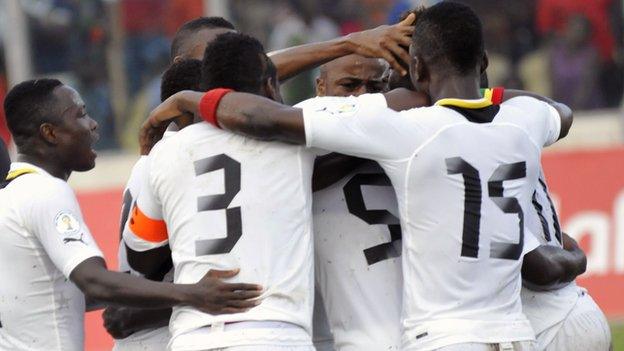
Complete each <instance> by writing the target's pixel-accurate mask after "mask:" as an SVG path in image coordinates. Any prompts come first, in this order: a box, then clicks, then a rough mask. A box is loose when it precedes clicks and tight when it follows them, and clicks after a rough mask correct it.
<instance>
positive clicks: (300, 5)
mask: <svg viewBox="0 0 624 351" xmlns="http://www.w3.org/2000/svg"><path fill="white" fill-rule="evenodd" d="M278 12H279V13H278V15H277V23H276V24H275V27H274V28H273V31H272V32H271V36H270V37H269V48H270V51H273V50H279V49H284V48H287V47H291V46H297V45H302V44H308V43H315V42H320V41H325V40H330V39H333V38H336V37H338V36H339V35H340V31H339V28H338V26H337V25H336V24H335V23H334V22H332V21H331V20H330V19H329V18H327V17H326V16H323V15H322V14H321V13H320V11H319V9H318V5H317V3H316V2H314V1H308V0H289V1H283V2H282V3H281V6H280V7H279V10H278ZM282 91H283V97H284V101H285V102H286V103H289V104H294V103H297V102H300V101H302V100H305V99H307V98H309V97H310V96H312V95H313V94H314V73H313V72H305V73H302V74H300V75H298V76H297V77H295V78H293V79H291V80H290V81H289V82H288V83H286V84H284V85H283V90H282Z"/></svg>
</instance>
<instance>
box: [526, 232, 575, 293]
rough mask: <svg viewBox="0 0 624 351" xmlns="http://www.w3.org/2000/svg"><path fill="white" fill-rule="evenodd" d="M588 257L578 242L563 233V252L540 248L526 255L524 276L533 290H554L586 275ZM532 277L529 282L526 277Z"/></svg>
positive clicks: (550, 247)
mask: <svg viewBox="0 0 624 351" xmlns="http://www.w3.org/2000/svg"><path fill="white" fill-rule="evenodd" d="M586 269H587V257H586V256H585V253H584V252H583V250H581V248H580V247H579V246H578V244H577V242H576V241H575V240H574V239H572V238H571V237H570V236H568V235H567V234H565V233H563V250H562V249H561V248H559V247H556V246H549V245H546V246H540V247H539V250H538V249H536V250H533V251H531V252H529V253H527V254H526V255H524V262H523V264H522V276H523V277H525V284H524V285H525V286H526V287H527V288H529V289H531V290H537V291H543V290H553V289H557V288H558V287H560V286H561V285H562V284H567V283H569V282H571V281H573V280H574V279H576V277H577V276H579V275H581V274H583V273H585V270H586ZM527 276H528V277H531V279H530V280H527V279H526V277H527Z"/></svg>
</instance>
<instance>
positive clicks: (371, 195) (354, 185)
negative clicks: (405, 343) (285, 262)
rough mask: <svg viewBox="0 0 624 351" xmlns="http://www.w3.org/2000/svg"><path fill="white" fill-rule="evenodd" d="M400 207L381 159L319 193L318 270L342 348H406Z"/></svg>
mask: <svg viewBox="0 0 624 351" xmlns="http://www.w3.org/2000/svg"><path fill="white" fill-rule="evenodd" d="M398 211H399V209H398V206H397V201H396V195H395V194H394V189H393V188H392V184H390V180H389V179H388V177H387V176H386V175H385V174H384V172H383V170H382V169H381V167H379V165H377V164H375V163H374V162H367V163H366V164H364V165H362V166H360V167H358V168H357V169H356V170H355V171H354V172H351V173H350V174H348V175H347V176H345V177H344V178H343V179H341V180H339V181H338V182H336V183H334V184H332V185H331V186H329V187H327V188H325V189H322V190H319V191H316V192H314V194H313V202H312V213H313V218H314V258H315V267H314V272H315V276H316V284H317V290H318V291H319V293H320V294H321V296H322V298H323V301H324V305H325V312H326V314H327V319H328V321H329V324H330V326H331V332H332V334H333V337H334V342H335V345H336V346H337V347H338V349H339V350H342V351H347V350H360V351H366V350H371V351H374V350H388V351H392V350H399V348H400V345H401V293H402V286H403V284H402V283H403V279H402V275H401V225H400V220H399V213H398ZM362 306H366V307H362Z"/></svg>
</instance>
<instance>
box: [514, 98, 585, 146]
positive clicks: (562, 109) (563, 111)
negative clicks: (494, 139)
mask: <svg viewBox="0 0 624 351" xmlns="http://www.w3.org/2000/svg"><path fill="white" fill-rule="evenodd" d="M518 96H529V97H532V98H535V99H537V100H540V101H544V102H545V103H547V104H549V105H550V106H552V107H553V108H554V109H555V110H556V111H557V112H558V113H559V117H560V118H561V133H560V134H559V139H563V138H565V137H566V136H567V135H568V132H569V131H570V128H571V127H572V122H573V121H574V114H573V113H572V110H571V109H570V108H569V107H568V106H567V105H565V104H562V103H559V102H556V101H554V100H552V99H550V98H547V97H545V96H542V95H539V94H535V93H532V92H529V91H523V90H513V89H505V92H504V93H503V101H507V100H509V99H513V98H515V97H518Z"/></svg>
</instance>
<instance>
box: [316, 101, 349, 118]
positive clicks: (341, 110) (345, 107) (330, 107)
mask: <svg viewBox="0 0 624 351" xmlns="http://www.w3.org/2000/svg"><path fill="white" fill-rule="evenodd" d="M357 109H358V105H357V104H355V103H351V102H344V101H335V102H334V101H330V102H328V103H327V104H326V105H325V106H324V107H323V108H322V109H317V110H316V111H317V112H321V111H327V112H329V113H330V114H332V115H352V114H354V113H355V112H357Z"/></svg>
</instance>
